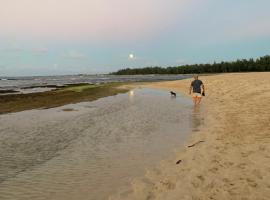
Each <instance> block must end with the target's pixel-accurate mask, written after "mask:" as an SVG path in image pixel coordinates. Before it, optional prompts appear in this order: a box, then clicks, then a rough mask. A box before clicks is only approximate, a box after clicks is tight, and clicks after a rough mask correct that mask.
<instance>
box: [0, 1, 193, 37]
mask: <svg viewBox="0 0 270 200" xmlns="http://www.w3.org/2000/svg"><path fill="white" fill-rule="evenodd" d="M188 2H189V1H188V0H168V1H166V2H165V1H162V0H136V1H135V0H133V1H131V0H130V1H129V0H114V1H112V0H23V1H22V0H9V1H5V2H4V3H3V2H2V3H1V7H0V13H1V17H0V31H1V32H2V33H0V34H6V35H12V36H13V35H14V36H19V37H28V38H33V37H34V38H40V39H44V38H55V39H61V38H67V39H69V38H75V39H76V38H82V39H94V40H111V39H114V40H115V39H116V40H117V39H118V40H123V39H126V40H136V39H138V38H139V39H140V38H144V37H151V36H152V35H153V34H155V33H158V32H160V31H162V30H164V29H166V28H167V27H168V26H170V24H173V23H174V22H175V21H176V20H177V21H179V20H181V13H184V11H185V9H186V8H187V6H188V5H189V3H188Z"/></svg>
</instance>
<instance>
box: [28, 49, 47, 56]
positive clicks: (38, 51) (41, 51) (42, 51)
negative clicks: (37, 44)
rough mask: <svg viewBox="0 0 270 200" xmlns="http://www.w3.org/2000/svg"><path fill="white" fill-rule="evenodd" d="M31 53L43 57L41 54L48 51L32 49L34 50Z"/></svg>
mask: <svg viewBox="0 0 270 200" xmlns="http://www.w3.org/2000/svg"><path fill="white" fill-rule="evenodd" d="M32 52H33V53H34V54H35V55H43V54H46V53H48V49H46V48H34V49H32Z"/></svg>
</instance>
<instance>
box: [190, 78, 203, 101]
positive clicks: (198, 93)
mask: <svg viewBox="0 0 270 200" xmlns="http://www.w3.org/2000/svg"><path fill="white" fill-rule="evenodd" d="M198 78H199V77H198V75H194V80H193V81H192V82H191V85H190V88H189V94H191V90H192V93H193V94H192V99H193V102H194V105H198V104H200V102H201V99H202V96H204V93H205V89H204V85H203V82H202V81H201V80H199V79H198Z"/></svg>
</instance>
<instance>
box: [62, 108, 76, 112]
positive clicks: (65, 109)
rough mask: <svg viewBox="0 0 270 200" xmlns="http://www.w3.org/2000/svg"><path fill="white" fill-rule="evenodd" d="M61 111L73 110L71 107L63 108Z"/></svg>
mask: <svg viewBox="0 0 270 200" xmlns="http://www.w3.org/2000/svg"><path fill="white" fill-rule="evenodd" d="M62 110H63V111H66V112H70V111H75V110H74V109H73V108H64V109H62Z"/></svg>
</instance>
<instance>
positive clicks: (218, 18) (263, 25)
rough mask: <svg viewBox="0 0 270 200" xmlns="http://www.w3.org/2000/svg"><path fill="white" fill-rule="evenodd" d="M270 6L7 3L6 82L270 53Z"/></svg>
mask: <svg viewBox="0 0 270 200" xmlns="http://www.w3.org/2000/svg"><path fill="white" fill-rule="evenodd" d="M269 7H270V1H269V0H257V1H254V0H23V1H22V0H0V76H28V75H64V74H84V73H87V74H99V73H108V72H112V71H116V70H118V69H122V68H127V67H130V68H132V67H146V66H163V67H167V66H179V65H184V64H194V63H213V62H214V61H216V62H219V61H231V60H235V59H238V58H239V59H242V58H251V57H252V58H257V57H260V56H264V55H268V54H270V12H269Z"/></svg>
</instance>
